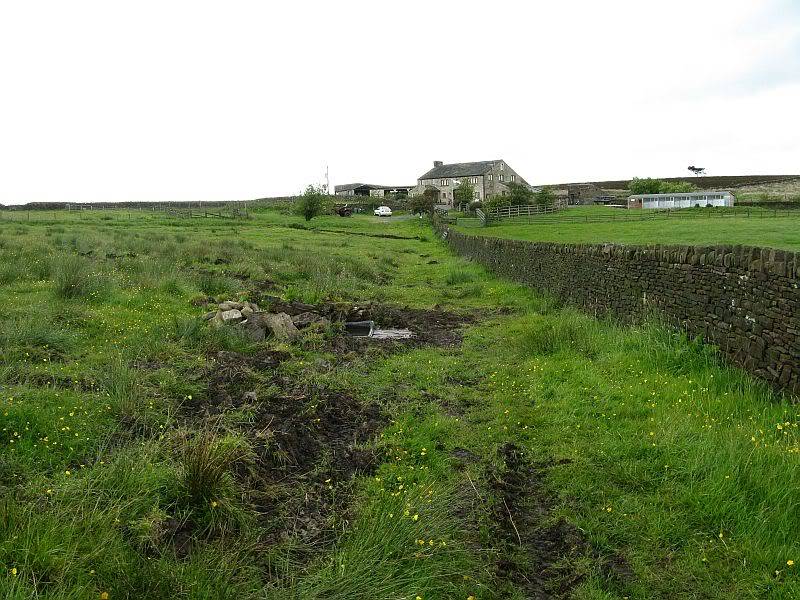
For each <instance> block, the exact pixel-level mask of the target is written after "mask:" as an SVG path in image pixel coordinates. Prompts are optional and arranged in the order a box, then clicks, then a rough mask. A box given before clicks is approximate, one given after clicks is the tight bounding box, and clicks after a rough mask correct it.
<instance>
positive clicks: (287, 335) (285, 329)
mask: <svg viewBox="0 0 800 600" xmlns="http://www.w3.org/2000/svg"><path fill="white" fill-rule="evenodd" d="M260 317H261V321H262V322H263V323H264V325H265V327H266V329H267V330H268V331H269V332H270V333H272V335H273V336H274V337H275V339H278V340H293V339H295V338H296V337H297V336H298V335H299V334H300V332H299V331H298V329H297V327H295V325H294V323H292V317H290V316H289V315H287V314H286V313H261V315H260Z"/></svg>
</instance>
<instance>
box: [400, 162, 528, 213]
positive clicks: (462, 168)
mask: <svg viewBox="0 0 800 600" xmlns="http://www.w3.org/2000/svg"><path fill="white" fill-rule="evenodd" d="M464 179H466V180H467V181H468V182H469V183H470V184H472V187H473V188H475V200H485V199H486V198H488V197H490V196H502V195H505V194H507V193H508V184H509V183H519V184H522V185H526V186H527V185H528V182H527V181H525V180H524V179H523V178H522V177H521V176H520V175H519V174H518V173H517V172H516V171H515V170H514V169H512V168H511V167H509V166H508V164H507V163H506V162H505V161H504V160H484V161H480V162H467V163H453V164H449V165H446V164H444V163H442V161H439V160H436V161H434V162H433V168H432V169H431V170H430V171H428V172H427V173H425V174H424V175H422V176H421V177H419V178H418V179H417V185H416V186H415V187H414V189H413V190H411V195H412V196H418V195H421V194H423V193H425V190H429V189H433V190H436V192H437V193H438V200H439V204H447V205H450V206H452V205H453V192H454V191H455V189H456V188H457V187H458V186H459V185H461V181H462V180H464Z"/></svg>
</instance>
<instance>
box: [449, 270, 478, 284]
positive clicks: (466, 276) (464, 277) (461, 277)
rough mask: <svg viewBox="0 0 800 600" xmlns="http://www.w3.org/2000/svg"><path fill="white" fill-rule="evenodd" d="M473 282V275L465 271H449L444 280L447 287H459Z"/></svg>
mask: <svg viewBox="0 0 800 600" xmlns="http://www.w3.org/2000/svg"><path fill="white" fill-rule="evenodd" d="M473 281H475V274H474V273H473V272H472V271H468V270H467V269H450V271H448V273H447V276H446V277H445V280H444V282H445V283H446V284H447V285H460V284H462V283H472V282H473Z"/></svg>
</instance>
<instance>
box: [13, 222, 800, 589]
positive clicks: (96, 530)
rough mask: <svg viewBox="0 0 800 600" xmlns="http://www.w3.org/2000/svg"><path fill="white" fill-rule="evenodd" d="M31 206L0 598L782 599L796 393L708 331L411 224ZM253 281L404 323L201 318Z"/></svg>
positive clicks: (794, 524) (19, 303)
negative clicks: (582, 304) (484, 261)
mask: <svg viewBox="0 0 800 600" xmlns="http://www.w3.org/2000/svg"><path fill="white" fill-rule="evenodd" d="M37 217H40V218H32V219H31V221H27V220H26V221H18V222H9V221H7V220H6V221H0V301H2V306H3V311H2V316H0V419H1V421H0V444H2V452H1V453H0V597H3V598H9V599H19V600H22V599H28V598H48V599H59V600H62V599H64V600H65V599H75V600H77V599H85V598H101V599H103V598H105V599H111V600H115V599H118V598H137V599H141V598H192V599H195V598H197V599H200V598H202V599H212V598H213V599H216V598H223V599H225V598H230V599H233V598H236V599H242V598H244V599H271V598H275V599H277V598H318V599H326V600H328V599H337V598H338V599H352V598H357V599H364V600H373V599H387V600H388V599H393V600H400V599H410V600H435V599H453V598H455V599H463V600H469V599H495V598H496V599H499V598H516V599H522V598H544V597H553V598H567V597H572V598H579V599H584V600H587V599H592V600H600V599H603V600H608V599H619V600H622V599H624V598H664V599H666V598H670V599H672V598H719V599H723V598H725V599H727V598H752V599H756V598H759V599H763V598H768V599H780V598H797V597H800V574H798V571H797V569H798V566H795V561H798V565H800V539H798V531H800V506H799V504H800V498H799V497H798V495H797V489H798V486H800V468H798V467H799V466H800V434H798V421H799V420H800V419H798V417H800V414H798V413H799V412H800V411H798V408H797V406H796V405H793V404H792V403H791V402H789V400H788V399H784V398H779V397H775V396H774V395H773V394H772V393H771V392H770V391H769V390H767V389H766V388H765V387H764V386H762V385H761V384H759V383H755V382H753V381H752V380H750V379H749V378H748V377H747V376H746V375H744V374H742V373H741V372H739V371H737V370H734V369H730V368H727V367H724V366H722V365H721V364H720V363H719V361H718V360H717V357H716V355H715V353H714V351H713V349H711V348H708V347H704V346H702V345H699V344H697V343H694V342H692V341H690V340H686V339H685V338H684V337H682V336H680V335H678V334H675V333H671V332H669V331H667V330H665V329H664V328H662V327H661V326H659V325H658V324H656V323H652V324H646V325H642V326H639V327H636V328H623V327H620V326H617V325H614V324H612V323H607V322H600V321H597V320H594V319H592V318H590V317H587V316H585V315H582V314H580V313H577V312H574V311H573V310H570V309H566V308H560V307H558V306H555V305H554V303H553V302H552V301H551V300H549V299H548V298H544V297H541V296H539V295H537V294H535V293H533V292H532V291H530V290H528V289H525V288H522V287H519V286H517V285H513V284H511V283H509V282H505V281H501V280H497V279H495V278H493V277H492V276H491V275H489V274H488V273H487V272H485V271H484V270H483V269H482V268H480V267H478V266H477V265H474V264H470V263H468V262H466V261H464V260H462V259H460V258H458V257H456V256H454V255H452V254H451V253H450V251H449V250H448V249H447V247H446V246H445V245H444V244H443V243H442V242H441V241H439V240H438V239H437V238H436V236H435V235H434V234H433V232H432V230H431V228H430V226H429V224H428V223H427V222H424V221H420V220H418V219H406V220H392V221H389V220H384V221H380V220H378V219H376V218H373V217H353V218H351V219H342V218H338V217H324V218H319V219H314V220H313V221H312V222H311V223H310V224H307V223H305V222H303V221H301V220H299V219H297V218H296V217H293V216H290V215H286V214H283V213H280V212H277V211H263V212H259V213H257V214H256V215H255V218H253V219H252V220H249V221H235V222H234V221H228V220H217V219H194V220H190V219H169V218H164V217H161V216H156V215H152V214H147V213H145V214H136V213H132V214H130V215H128V213H124V212H119V213H114V212H98V213H94V214H83V215H81V216H78V217H76V216H75V215H69V214H66V213H50V214H49V216H45V215H38V216H37ZM769 222H770V223H776V224H777V222H778V221H777V220H776V221H769ZM726 225H727V221H726ZM706 227H707V225H706ZM553 229H554V228H551V229H544V228H543V230H547V231H552V230H553ZM500 230H501V228H491V229H487V230H486V231H487V232H491V233H492V234H496V233H497V232H499V231H500ZM654 233H655V232H654ZM575 235H577V233H575ZM584 235H586V232H584ZM642 235H644V234H642ZM658 235H659V241H664V239H663V235H664V232H663V226H662V230H660V231H659V232H658ZM754 235H755V234H754ZM787 235H788V234H787ZM559 239H560V240H563V237H560V238H559ZM598 241H599V240H598ZM614 241H620V240H614ZM649 241H652V240H649ZM276 296H277V297H281V298H282V299H283V300H286V301H288V300H299V301H303V302H307V303H312V304H317V303H322V304H320V306H323V305H325V306H336V307H352V306H353V305H356V304H357V305H359V306H361V307H364V306H366V307H367V310H368V311H370V312H369V314H371V315H375V318H376V319H377V320H378V321H379V324H381V325H384V326H401V325H402V326H408V327H410V328H411V329H412V330H414V331H415V333H416V334H417V337H416V338H415V339H413V340H411V341H410V342H408V343H404V342H395V343H385V342H378V341H373V342H359V343H356V341H355V340H352V339H348V338H346V337H345V336H343V334H342V333H341V331H340V330H339V329H338V328H337V327H336V325H335V324H333V325H329V326H325V325H321V326H318V327H316V326H315V327H310V328H308V329H304V330H302V331H303V334H302V336H301V337H300V338H299V339H298V340H296V341H294V342H292V343H286V342H281V343H279V342H276V341H274V340H270V339H267V340H266V341H262V342H252V341H249V340H248V339H246V338H244V337H242V336H241V335H239V334H238V333H237V332H236V330H233V329H227V328H222V329H215V328H212V327H209V326H208V325H207V324H206V323H205V322H204V321H202V320H201V319H200V317H201V315H202V314H203V313H204V312H205V311H206V310H208V308H207V306H206V305H205V303H206V302H207V300H208V298H209V297H213V298H215V299H217V300H220V299H242V300H243V299H247V300H251V301H256V302H258V303H259V304H260V305H262V306H265V305H268V304H269V303H270V302H272V301H274V300H271V298H272V297H276Z"/></svg>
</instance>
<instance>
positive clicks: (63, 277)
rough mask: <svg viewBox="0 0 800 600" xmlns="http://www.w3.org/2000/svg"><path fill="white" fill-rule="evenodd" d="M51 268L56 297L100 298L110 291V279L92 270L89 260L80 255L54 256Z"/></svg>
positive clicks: (66, 298) (67, 298)
mask: <svg viewBox="0 0 800 600" xmlns="http://www.w3.org/2000/svg"><path fill="white" fill-rule="evenodd" d="M51 270H52V272H53V274H54V276H53V285H54V292H55V295H56V297H57V298H60V299H64V300H73V299H78V298H94V299H100V298H102V297H104V296H105V295H106V294H107V293H108V292H109V291H110V287H111V283H110V281H108V279H107V278H106V277H105V276H104V275H102V274H100V273H97V272H92V269H91V265H90V264H89V262H88V261H87V260H85V259H83V258H81V257H80V256H75V255H74V254H64V255H61V256H58V257H54V258H53V261H52V263H51Z"/></svg>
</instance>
